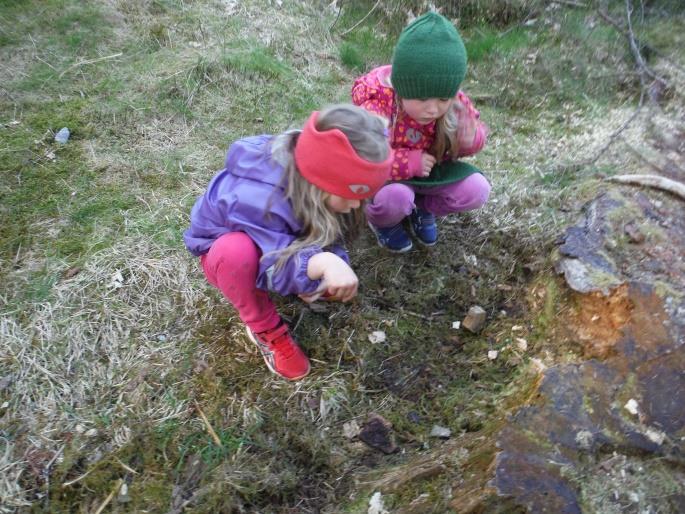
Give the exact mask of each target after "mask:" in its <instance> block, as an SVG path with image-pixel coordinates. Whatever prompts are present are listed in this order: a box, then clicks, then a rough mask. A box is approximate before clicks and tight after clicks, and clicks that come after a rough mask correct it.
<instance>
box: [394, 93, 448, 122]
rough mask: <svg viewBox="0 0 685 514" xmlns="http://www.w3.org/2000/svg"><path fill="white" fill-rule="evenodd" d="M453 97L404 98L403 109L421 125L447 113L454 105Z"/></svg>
mask: <svg viewBox="0 0 685 514" xmlns="http://www.w3.org/2000/svg"><path fill="white" fill-rule="evenodd" d="M452 100H453V99H452V98H426V99H422V100H417V99H412V100H406V99H404V98H403V99H402V109H404V112H406V113H407V114H408V115H409V116H411V117H412V118H414V119H415V120H416V121H418V122H419V123H420V124H421V125H428V124H429V123H430V122H432V121H435V120H437V119H438V118H440V117H442V116H444V115H445V113H446V112H447V110H448V109H449V108H450V107H451V106H452Z"/></svg>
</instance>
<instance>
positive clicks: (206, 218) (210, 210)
mask: <svg viewBox="0 0 685 514" xmlns="http://www.w3.org/2000/svg"><path fill="white" fill-rule="evenodd" d="M272 139H273V136H269V135H261V136H252V137H247V138H244V139H240V140H238V141H236V142H235V143H233V144H232V145H231V147H230V148H229V149H228V153H227V155H226V164H225V167H224V169H223V170H221V171H220V172H219V173H217V174H216V175H215V176H214V178H213V179H212V180H211V182H210V183H209V186H208V187H207V191H206V192H205V194H204V195H202V196H201V197H199V198H198V199H197V201H196V202H195V205H194V206H193V210H192V211H191V213H190V227H189V228H188V229H187V230H186V231H185V232H184V234H183V241H184V242H185V245H186V247H187V248H188V250H189V251H190V253H192V254H193V255H196V256H199V255H202V254H205V253H207V252H208V251H209V248H210V247H211V246H212V244H213V243H214V241H216V240H217V239H218V238H219V237H220V236H222V235H223V234H226V233H228V232H245V233H246V234H247V235H248V236H250V238H252V240H253V241H254V242H255V244H256V245H257V247H258V248H259V249H260V250H261V252H262V258H261V260H260V262H259V271H258V272H257V287H258V288H259V289H264V290H269V291H275V292H277V293H279V294H282V295H287V294H300V293H311V292H313V291H315V290H316V289H317V288H318V286H319V282H320V281H319V280H310V279H309V277H308V276H307V265H308V263H309V259H310V257H311V256H312V255H314V254H317V253H319V252H322V251H323V249H322V248H320V247H318V246H308V247H306V248H303V249H302V250H300V251H299V252H297V253H296V254H294V255H292V256H291V257H290V258H289V259H288V260H287V261H286V262H285V264H284V265H283V266H282V267H281V268H280V269H279V270H278V271H276V270H275V267H274V264H275V262H276V260H277V259H278V255H277V254H270V253H269V252H272V251H274V250H281V249H284V248H286V247H287V246H288V245H290V243H292V242H293V241H294V240H295V239H297V238H298V237H299V236H300V232H301V230H302V224H301V223H300V221H299V220H297V219H296V218H295V214H294V212H293V208H292V206H291V204H290V201H289V200H288V199H287V198H286V197H285V191H284V189H283V187H282V186H281V185H280V184H281V179H282V177H283V167H282V166H281V165H280V164H278V163H277V162H275V161H274V160H273V159H272V158H271V150H270V146H269V144H270V142H271V141H272ZM326 251H330V252H333V253H335V254H336V255H338V256H340V257H341V258H343V259H344V260H345V261H346V262H348V263H349V257H348V256H347V253H346V252H345V250H344V248H342V247H341V246H338V245H335V246H331V247H328V248H326Z"/></svg>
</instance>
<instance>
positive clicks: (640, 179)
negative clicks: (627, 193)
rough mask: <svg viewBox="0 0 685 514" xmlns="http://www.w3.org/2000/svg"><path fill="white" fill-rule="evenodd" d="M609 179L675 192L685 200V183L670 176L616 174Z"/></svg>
mask: <svg viewBox="0 0 685 514" xmlns="http://www.w3.org/2000/svg"><path fill="white" fill-rule="evenodd" d="M607 180H609V181H611V182H618V183H620V184H632V185H638V186H648V187H653V188H656V189H661V190H663V191H668V192H669V193H673V194H674V195H676V196H679V197H680V198H682V199H683V200H685V184H683V183H682V182H677V181H675V180H671V179H670V178H666V177H660V176H659V175H615V176H613V177H609V178H607Z"/></svg>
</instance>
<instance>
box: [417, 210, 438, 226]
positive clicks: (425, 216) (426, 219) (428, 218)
mask: <svg viewBox="0 0 685 514" xmlns="http://www.w3.org/2000/svg"><path fill="white" fill-rule="evenodd" d="M417 214H418V215H417V218H418V220H419V224H420V225H430V224H432V223H435V216H434V215H433V213H432V212H428V211H417Z"/></svg>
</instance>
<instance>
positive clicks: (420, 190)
mask: <svg viewBox="0 0 685 514" xmlns="http://www.w3.org/2000/svg"><path fill="white" fill-rule="evenodd" d="M488 196H490V183H489V182H488V181H487V179H486V178H485V177H484V176H483V175H481V174H480V173H474V174H473V175H469V176H468V177H466V178H465V179H463V180H460V181H459V182H453V183H452V184H446V185H444V186H434V187H416V186H410V185H408V184H402V183H400V182H396V183H394V184H388V185H387V186H384V187H383V188H381V190H380V191H378V193H376V196H374V197H373V201H371V202H369V203H368V204H367V206H366V218H367V219H368V220H369V221H370V222H371V224H372V225H374V226H376V227H381V228H386V227H392V226H393V225H397V224H398V223H399V222H401V221H402V220H403V219H404V218H405V217H407V216H409V214H411V211H412V210H413V209H414V208H415V207H418V208H419V209H423V210H426V211H428V212H431V213H433V214H435V215H436V216H446V215H448V214H451V213H453V212H464V211H471V210H474V209H478V208H480V207H482V206H483V205H484V204H485V202H487V200H488ZM415 201H416V203H414V202H415Z"/></svg>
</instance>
